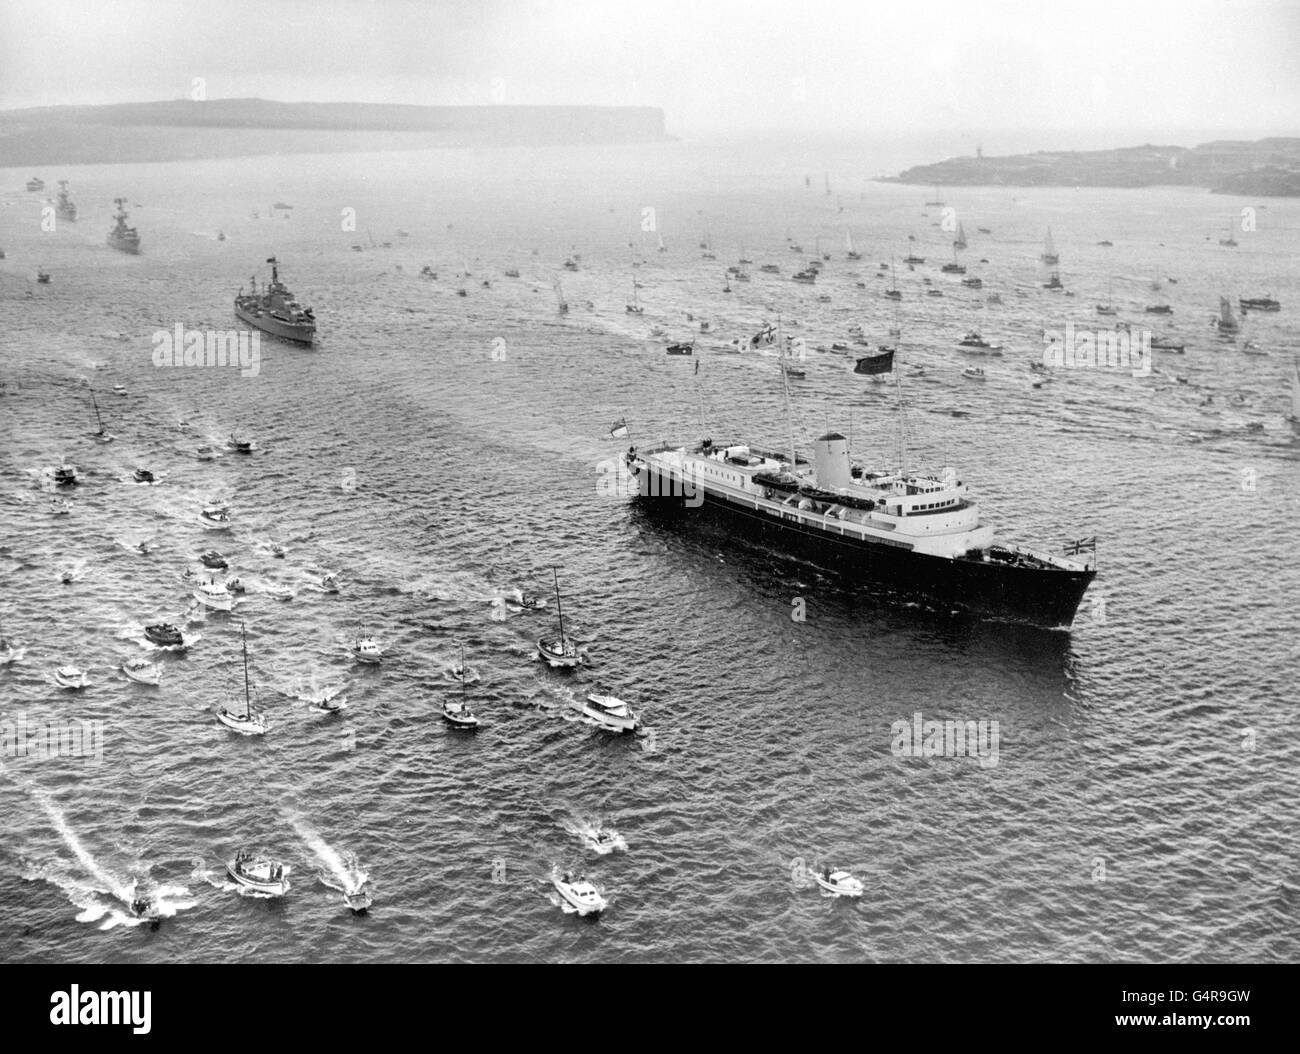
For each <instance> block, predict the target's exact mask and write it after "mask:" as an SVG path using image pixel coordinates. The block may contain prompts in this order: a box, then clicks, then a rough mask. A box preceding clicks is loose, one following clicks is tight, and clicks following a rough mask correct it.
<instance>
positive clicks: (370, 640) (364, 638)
mask: <svg viewBox="0 0 1300 1054" xmlns="http://www.w3.org/2000/svg"><path fill="white" fill-rule="evenodd" d="M352 657H353V658H354V659H356V660H357V662H369V663H375V662H379V661H380V660H381V659H382V658H383V657H384V649H383V648H381V647H380V646H379V642H378V641H377V640H375V638H374V637H372V636H371V635H370V634H369V633H361V632H360V631H359V630H358V632H357V636H356V638H355V639H354V640H353V641H352Z"/></svg>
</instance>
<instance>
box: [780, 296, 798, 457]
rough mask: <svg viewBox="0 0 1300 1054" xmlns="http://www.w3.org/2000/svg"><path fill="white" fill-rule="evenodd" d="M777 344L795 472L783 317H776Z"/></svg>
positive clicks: (787, 429)
mask: <svg viewBox="0 0 1300 1054" xmlns="http://www.w3.org/2000/svg"><path fill="white" fill-rule="evenodd" d="M776 344H777V350H778V351H779V352H780V353H781V359H780V362H781V389H782V391H784V392H785V427H786V431H787V432H788V433H789V437H790V471H791V472H794V471H795V470H796V469H797V467H798V465H799V461H798V458H797V455H796V454H795V449H794V412H793V411H792V410H791V409H790V378H789V377H787V376H786V373H785V337H784V336H783V335H782V333H781V316H780V315H777V316H776Z"/></svg>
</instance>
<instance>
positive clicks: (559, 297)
mask: <svg viewBox="0 0 1300 1054" xmlns="http://www.w3.org/2000/svg"><path fill="white" fill-rule="evenodd" d="M555 299H556V301H557V303H558V304H559V309H560V314H561V315H567V314H568V313H569V302H568V301H567V300H565V299H564V288H563V287H562V286H561V285H560V280H559V278H556V279H555Z"/></svg>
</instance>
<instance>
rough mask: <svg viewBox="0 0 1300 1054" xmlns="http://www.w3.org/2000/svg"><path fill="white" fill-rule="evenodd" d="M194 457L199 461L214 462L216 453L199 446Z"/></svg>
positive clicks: (208, 448)
mask: <svg viewBox="0 0 1300 1054" xmlns="http://www.w3.org/2000/svg"><path fill="white" fill-rule="evenodd" d="M194 456H195V457H196V458H197V459H198V460H199V461H215V460H216V459H217V452H216V451H215V450H213V449H212V447H210V446H201V447H199V448H198V449H197V450H195V451H194Z"/></svg>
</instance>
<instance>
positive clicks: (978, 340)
mask: <svg viewBox="0 0 1300 1054" xmlns="http://www.w3.org/2000/svg"><path fill="white" fill-rule="evenodd" d="M957 347H959V348H961V349H963V350H964V351H982V352H986V353H988V354H993V353H995V352H999V351H1001V350H1002V345H1001V344H990V343H989V342H988V341H987V340H985V339H984V338H983V337H982V336H980V335H979V333H977V332H976V331H975V330H971V331H970V332H969V333H967V334H966V336H964V337H962V338H961V340H959V341H958V342H957Z"/></svg>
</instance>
